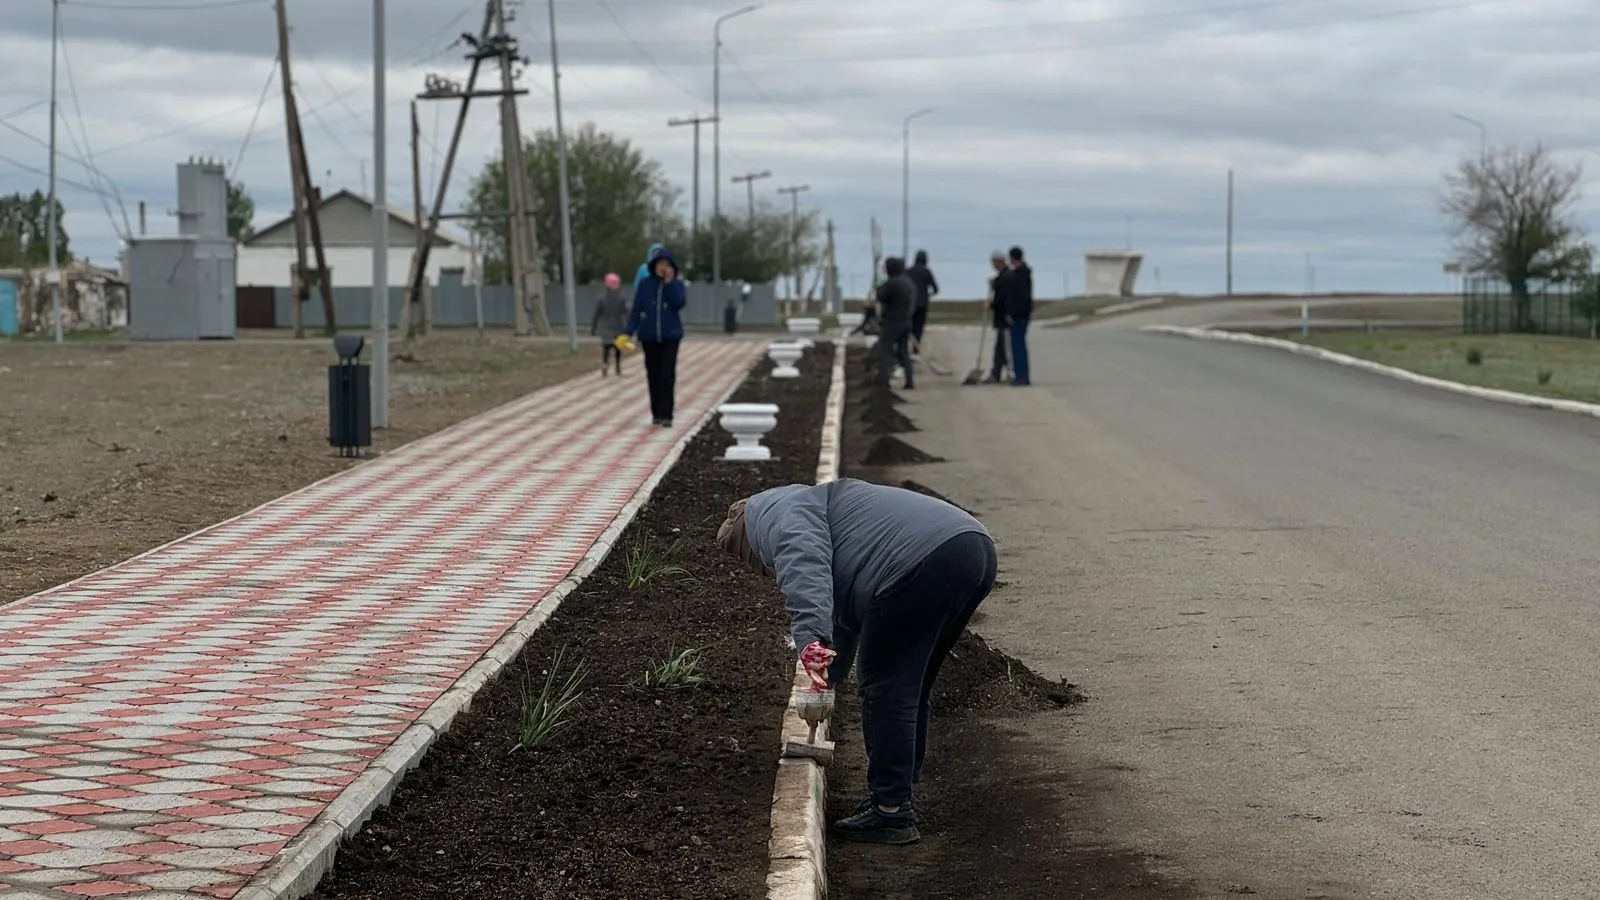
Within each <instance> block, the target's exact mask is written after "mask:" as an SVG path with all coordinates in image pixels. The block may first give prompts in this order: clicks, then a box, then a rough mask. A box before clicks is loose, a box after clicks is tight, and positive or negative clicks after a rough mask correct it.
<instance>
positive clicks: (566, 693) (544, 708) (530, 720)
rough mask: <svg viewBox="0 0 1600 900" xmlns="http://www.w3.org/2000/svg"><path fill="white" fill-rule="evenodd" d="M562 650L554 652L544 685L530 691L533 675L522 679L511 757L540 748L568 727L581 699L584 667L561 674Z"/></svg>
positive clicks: (529, 674) (524, 676) (527, 673)
mask: <svg viewBox="0 0 1600 900" xmlns="http://www.w3.org/2000/svg"><path fill="white" fill-rule="evenodd" d="M565 655H566V651H565V650H557V651H556V655H555V658H554V659H552V660H551V661H550V668H549V669H547V670H546V671H545V673H544V683H543V684H541V685H540V686H539V687H538V688H537V689H535V688H534V680H533V674H532V673H531V672H527V671H524V672H523V675H522V702H521V705H522V721H521V723H520V724H519V727H518V728H517V744H516V746H515V747H512V748H511V752H513V753H515V752H516V751H518V750H522V749H530V750H531V749H534V748H537V747H542V746H544V745H545V744H546V743H547V742H549V740H550V739H551V738H553V737H555V736H556V734H557V733H559V732H560V731H562V730H563V729H565V728H566V727H567V726H568V725H570V724H571V721H572V720H571V713H572V707H573V706H575V705H577V702H578V701H579V700H580V699H581V698H582V697H583V677H584V674H585V673H584V666H583V663H582V662H579V663H576V664H574V665H573V667H572V671H570V672H568V673H566V675H565V676H563V675H562V673H561V668H562V666H561V663H562V657H563V656H565Z"/></svg>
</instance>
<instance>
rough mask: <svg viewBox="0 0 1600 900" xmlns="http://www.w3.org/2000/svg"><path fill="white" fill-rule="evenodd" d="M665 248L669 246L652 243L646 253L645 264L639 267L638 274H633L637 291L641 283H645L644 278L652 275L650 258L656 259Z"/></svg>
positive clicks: (634, 288)
mask: <svg viewBox="0 0 1600 900" xmlns="http://www.w3.org/2000/svg"><path fill="white" fill-rule="evenodd" d="M665 249H667V248H666V247H663V246H661V245H660V244H651V245H650V249H649V251H647V252H646V253H645V255H644V264H643V265H641V266H640V267H639V272H638V274H636V275H634V276H633V290H634V292H635V293H637V292H638V290H639V285H641V284H644V280H645V279H646V278H649V277H650V260H652V259H655V258H656V254H657V253H659V252H661V251H662V250H665Z"/></svg>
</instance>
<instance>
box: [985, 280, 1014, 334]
mask: <svg viewBox="0 0 1600 900" xmlns="http://www.w3.org/2000/svg"><path fill="white" fill-rule="evenodd" d="M1010 285H1011V270H1010V269H1001V270H1000V271H998V272H996V273H994V277H993V278H991V279H989V290H990V291H991V292H992V294H993V296H992V297H991V298H990V300H989V313H990V315H991V316H992V318H993V321H994V327H996V328H1004V327H1006V309H1007V303H1008V301H1007V300H1006V291H1007V290H1008V289H1009V288H1010Z"/></svg>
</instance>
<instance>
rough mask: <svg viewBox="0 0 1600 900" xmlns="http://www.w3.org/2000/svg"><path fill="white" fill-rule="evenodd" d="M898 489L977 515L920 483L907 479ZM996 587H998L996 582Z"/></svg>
mask: <svg viewBox="0 0 1600 900" xmlns="http://www.w3.org/2000/svg"><path fill="white" fill-rule="evenodd" d="M900 487H902V488H905V489H906V490H908V491H916V492H917V493H919V494H927V495H928V496H929V497H932V498H934V499H935V500H943V501H944V502H946V503H948V504H950V505H951V506H954V507H955V508H956V509H959V510H961V511H962V512H964V513H966V514H967V515H969V516H976V515H977V513H975V512H973V511H972V510H970V509H967V508H966V507H965V506H962V505H961V504H959V503H957V502H955V501H954V500H951V499H950V498H949V497H946V496H945V495H943V494H941V493H939V492H938V491H936V490H934V489H933V488H931V487H928V486H927V485H925V484H923V483H922V482H920V481H912V480H911V479H909V478H907V479H906V480H904V481H902V482H900ZM996 586H997V587H998V586H999V583H998V582H996Z"/></svg>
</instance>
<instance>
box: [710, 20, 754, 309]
mask: <svg viewBox="0 0 1600 900" xmlns="http://www.w3.org/2000/svg"><path fill="white" fill-rule="evenodd" d="M760 8H761V4H759V3H753V4H751V5H749V6H746V7H743V8H741V9H736V10H734V11H733V12H731V13H728V14H726V15H723V16H720V17H718V19H717V21H716V23H715V24H713V25H712V26H711V293H712V298H713V299H714V300H716V301H718V305H721V300H722V23H723V22H726V21H728V20H729V19H732V18H736V17H738V16H742V15H745V14H747V13H753V12H755V11H756V10H758V9H760Z"/></svg>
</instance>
